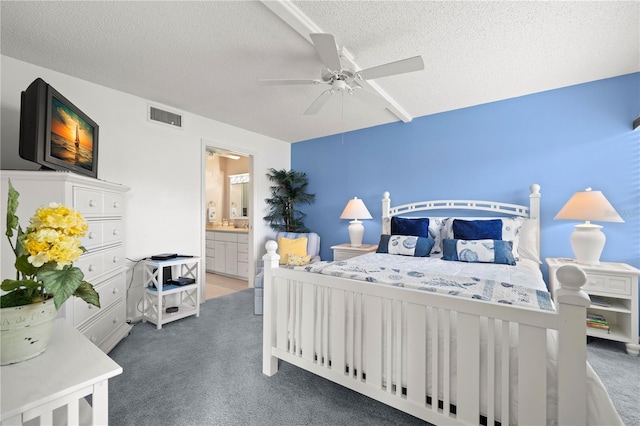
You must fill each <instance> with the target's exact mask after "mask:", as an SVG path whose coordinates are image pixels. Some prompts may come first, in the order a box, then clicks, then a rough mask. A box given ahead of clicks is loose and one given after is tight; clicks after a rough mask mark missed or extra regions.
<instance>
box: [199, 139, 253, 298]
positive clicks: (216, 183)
mask: <svg viewBox="0 0 640 426" xmlns="http://www.w3.org/2000/svg"><path fill="white" fill-rule="evenodd" d="M205 162H206V165H205V173H204V174H205V178H204V180H205V182H204V188H205V191H204V206H203V208H204V210H205V258H204V265H205V272H206V280H205V289H204V296H205V299H211V298H214V297H220V296H224V295H226V294H230V293H234V292H236V291H240V290H244V289H246V288H248V287H249V274H250V270H252V269H253V268H251V267H250V266H251V265H252V262H253V256H252V253H251V252H252V250H250V247H251V245H250V240H251V239H250V238H249V237H250V232H251V214H252V213H253V212H252V205H251V204H252V199H251V194H252V191H253V188H252V179H251V168H252V157H251V156H250V155H246V154H243V153H240V152H235V151H233V150H229V149H223V148H219V147H213V146H208V145H207V146H206V150H205Z"/></svg>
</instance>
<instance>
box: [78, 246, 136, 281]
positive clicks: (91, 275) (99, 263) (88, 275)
mask: <svg viewBox="0 0 640 426" xmlns="http://www.w3.org/2000/svg"><path fill="white" fill-rule="evenodd" d="M124 260H125V259H124V247H123V246H118V247H113V248H110V249H107V250H100V251H96V252H89V253H85V254H83V255H82V256H80V258H79V259H78V260H77V261H76V262H75V266H77V267H78V268H80V269H81V270H82V272H84V279H85V281H88V282H92V280H95V279H96V278H98V277H99V276H101V275H103V274H105V273H108V272H110V271H113V270H114V269H116V268H119V267H122V266H124Z"/></svg>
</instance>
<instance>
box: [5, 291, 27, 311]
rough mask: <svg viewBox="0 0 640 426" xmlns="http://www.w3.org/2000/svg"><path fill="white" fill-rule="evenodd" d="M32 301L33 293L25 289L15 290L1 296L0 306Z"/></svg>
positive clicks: (18, 304) (8, 306)
mask: <svg viewBox="0 0 640 426" xmlns="http://www.w3.org/2000/svg"><path fill="white" fill-rule="evenodd" d="M32 302H33V299H32V297H31V295H30V294H29V293H28V292H26V291H24V290H15V291H12V292H11V293H7V294H3V295H2V296H0V308H13V307H14V306H24V305H30V304H31V303H32Z"/></svg>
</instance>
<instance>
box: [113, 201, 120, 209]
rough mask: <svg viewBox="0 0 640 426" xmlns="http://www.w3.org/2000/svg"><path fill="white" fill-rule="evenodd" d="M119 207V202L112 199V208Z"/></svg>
mask: <svg viewBox="0 0 640 426" xmlns="http://www.w3.org/2000/svg"><path fill="white" fill-rule="evenodd" d="M119 207H120V203H118V202H117V201H114V202H113V208H114V209H117V208H119Z"/></svg>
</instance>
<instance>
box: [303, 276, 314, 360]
mask: <svg viewBox="0 0 640 426" xmlns="http://www.w3.org/2000/svg"><path fill="white" fill-rule="evenodd" d="M315 296H316V295H315V287H314V286H313V285H311V284H308V283H303V284H302V311H301V312H300V317H301V322H302V324H301V325H302V326H301V327H300V344H301V345H302V346H301V349H302V358H304V359H306V360H307V361H312V362H313V361H314V360H315V354H316V347H315V344H314V343H315V321H314V320H315V309H314V308H315Z"/></svg>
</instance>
